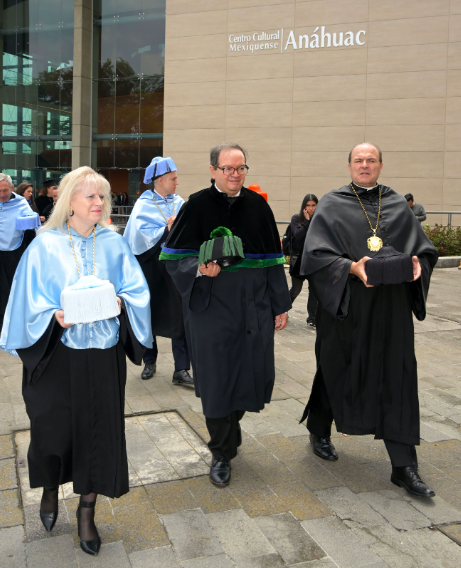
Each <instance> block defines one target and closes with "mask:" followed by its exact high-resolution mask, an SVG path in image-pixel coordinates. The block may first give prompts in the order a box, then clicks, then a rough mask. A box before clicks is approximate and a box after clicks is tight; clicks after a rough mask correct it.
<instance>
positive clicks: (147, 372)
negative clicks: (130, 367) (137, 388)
mask: <svg viewBox="0 0 461 568" xmlns="http://www.w3.org/2000/svg"><path fill="white" fill-rule="evenodd" d="M156 370H157V363H146V364H145V365H144V369H143V372H142V373H141V379H142V380H143V381H147V379H151V378H152V377H153V376H154V373H155V371H156Z"/></svg>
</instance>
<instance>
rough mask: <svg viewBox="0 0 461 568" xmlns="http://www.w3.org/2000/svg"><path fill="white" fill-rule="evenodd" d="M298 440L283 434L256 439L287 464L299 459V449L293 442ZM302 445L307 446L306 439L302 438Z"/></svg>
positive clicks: (262, 436)
mask: <svg viewBox="0 0 461 568" xmlns="http://www.w3.org/2000/svg"><path fill="white" fill-rule="evenodd" d="M295 439H296V438H287V437H286V436H283V435H282V434H279V433H278V432H277V433H274V434H266V435H264V434H263V435H260V436H257V437H256V440H257V441H258V442H259V443H260V444H262V445H263V446H264V447H265V448H267V449H268V450H269V451H270V452H271V454H273V455H274V456H275V457H276V458H278V459H279V460H282V461H283V462H286V461H287V460H292V459H296V458H297V457H299V448H298V446H297V444H295V443H294V441H293V440H295ZM301 440H302V442H301V443H302V444H304V446H305V445H306V442H305V440H304V438H301Z"/></svg>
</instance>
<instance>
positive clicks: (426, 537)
mask: <svg viewBox="0 0 461 568" xmlns="http://www.w3.org/2000/svg"><path fill="white" fill-rule="evenodd" d="M410 538H411V540H412V541H413V542H414V543H415V544H416V545H417V546H419V547H421V549H422V550H423V551H424V552H425V553H426V554H428V555H429V556H430V557H431V558H433V559H434V560H435V561H436V562H437V564H438V565H439V566H443V567H444V568H459V566H461V546H458V545H457V544H456V543H454V542H453V541H452V540H451V539H450V538H448V537H447V536H445V535H444V534H442V533H441V532H440V531H437V530H428V529H425V530H423V531H413V532H412V534H411V536H410Z"/></svg>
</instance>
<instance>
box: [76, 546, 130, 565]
mask: <svg viewBox="0 0 461 568" xmlns="http://www.w3.org/2000/svg"><path fill="white" fill-rule="evenodd" d="M75 555H76V557H77V562H78V567H79V568H87V567H90V566H97V567H98V568H131V564H130V561H129V560H128V556H127V554H126V552H125V549H124V548H123V543H121V542H113V543H111V544H103V545H102V546H101V550H100V551H99V554H98V556H97V558H94V557H92V556H90V555H89V554H86V553H85V552H83V550H81V549H80V548H78V549H77V550H76V551H75Z"/></svg>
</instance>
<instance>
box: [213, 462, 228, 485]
mask: <svg viewBox="0 0 461 568" xmlns="http://www.w3.org/2000/svg"><path fill="white" fill-rule="evenodd" d="M230 478H231V466H230V463H229V462H228V461H226V460H222V459H216V458H213V461H212V462H211V468H210V481H211V483H212V484H213V485H216V486H218V487H226V485H229V482H230Z"/></svg>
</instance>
